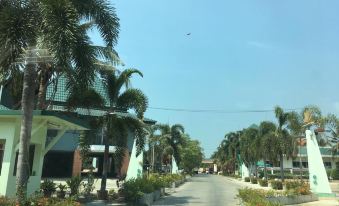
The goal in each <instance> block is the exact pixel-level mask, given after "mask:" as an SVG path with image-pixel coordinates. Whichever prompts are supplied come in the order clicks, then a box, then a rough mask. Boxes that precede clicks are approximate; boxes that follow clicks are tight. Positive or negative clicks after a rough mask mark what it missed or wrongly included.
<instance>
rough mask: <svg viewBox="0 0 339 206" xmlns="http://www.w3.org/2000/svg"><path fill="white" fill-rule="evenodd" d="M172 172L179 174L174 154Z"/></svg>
mask: <svg viewBox="0 0 339 206" xmlns="http://www.w3.org/2000/svg"><path fill="white" fill-rule="evenodd" d="M172 174H178V165H177V162H176V161H175V159H174V157H173V156H172Z"/></svg>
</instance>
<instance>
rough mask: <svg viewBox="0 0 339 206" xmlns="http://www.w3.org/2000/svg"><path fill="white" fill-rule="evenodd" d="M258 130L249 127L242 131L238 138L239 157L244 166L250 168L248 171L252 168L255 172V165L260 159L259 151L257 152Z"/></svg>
mask: <svg viewBox="0 0 339 206" xmlns="http://www.w3.org/2000/svg"><path fill="white" fill-rule="evenodd" d="M258 132H259V131H258V129H257V128H254V127H249V128H247V129H244V131H243V133H242V135H241V137H240V155H241V158H242V160H243V161H244V163H245V165H246V166H247V167H248V168H250V171H251V170H252V168H253V167H255V172H257V171H256V169H257V168H256V163H257V161H258V160H259V159H260V155H259V151H258V149H257V148H258V147H259V145H258V143H259V141H258Z"/></svg>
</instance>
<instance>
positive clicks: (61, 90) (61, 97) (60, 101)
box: [46, 77, 156, 124]
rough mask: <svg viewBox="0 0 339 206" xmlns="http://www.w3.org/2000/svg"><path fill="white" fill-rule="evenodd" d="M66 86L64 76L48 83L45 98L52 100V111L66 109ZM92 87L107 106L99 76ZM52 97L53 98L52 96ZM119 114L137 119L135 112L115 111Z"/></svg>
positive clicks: (89, 111) (88, 113) (84, 112)
mask: <svg viewBox="0 0 339 206" xmlns="http://www.w3.org/2000/svg"><path fill="white" fill-rule="evenodd" d="M55 86H56V92H55V93H54V92H53V91H54V88H55ZM66 86H67V80H66V78H65V77H60V78H59V79H58V81H57V82H56V81H55V82H54V83H52V84H50V85H49V86H48V87H47V93H46V100H47V101H53V106H52V107H51V108H49V109H50V110H53V111H66V109H65V107H64V105H65V104H64V103H65V102H66V101H67V97H68V94H69V92H68V91H67V89H66ZM93 89H94V90H95V91H96V92H98V93H99V94H100V95H101V96H102V97H103V98H104V100H105V106H106V107H109V99H108V94H107V92H106V90H105V88H104V84H103V82H102V80H101V79H100V78H99V77H96V78H95V80H94V83H93ZM53 97H54V98H53ZM74 112H75V113H77V114H79V115H83V116H103V115H105V114H106V113H107V111H105V110H100V109H86V108H77V109H76V110H75V111H74ZM116 113H117V114H118V115H119V116H124V117H131V118H135V119H137V116H136V115H135V114H132V113H129V112H127V111H119V112H116ZM143 121H144V122H145V123H147V124H155V123H156V121H155V120H152V119H149V118H144V119H143Z"/></svg>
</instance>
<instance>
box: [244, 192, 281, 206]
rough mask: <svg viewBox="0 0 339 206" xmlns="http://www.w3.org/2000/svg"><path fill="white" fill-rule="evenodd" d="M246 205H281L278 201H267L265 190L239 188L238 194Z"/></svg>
mask: <svg viewBox="0 0 339 206" xmlns="http://www.w3.org/2000/svg"><path fill="white" fill-rule="evenodd" d="M237 197H238V198H240V199H241V200H242V201H243V202H244V203H245V205H246V206H279V205H280V204H278V203H272V202H269V201H267V199H266V192H265V191H263V190H255V189H250V188H245V189H239V194H238V195H237Z"/></svg>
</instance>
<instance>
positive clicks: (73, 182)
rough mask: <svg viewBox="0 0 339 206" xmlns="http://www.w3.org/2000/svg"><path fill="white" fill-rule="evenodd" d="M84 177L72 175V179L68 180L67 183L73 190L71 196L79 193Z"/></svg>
mask: <svg viewBox="0 0 339 206" xmlns="http://www.w3.org/2000/svg"><path fill="white" fill-rule="evenodd" d="M81 181H82V178H81V177H80V176H75V177H72V178H71V179H69V180H67V181H66V183H67V185H68V187H69V189H70V190H71V196H76V195H78V194H79V188H80V185H81Z"/></svg>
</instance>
